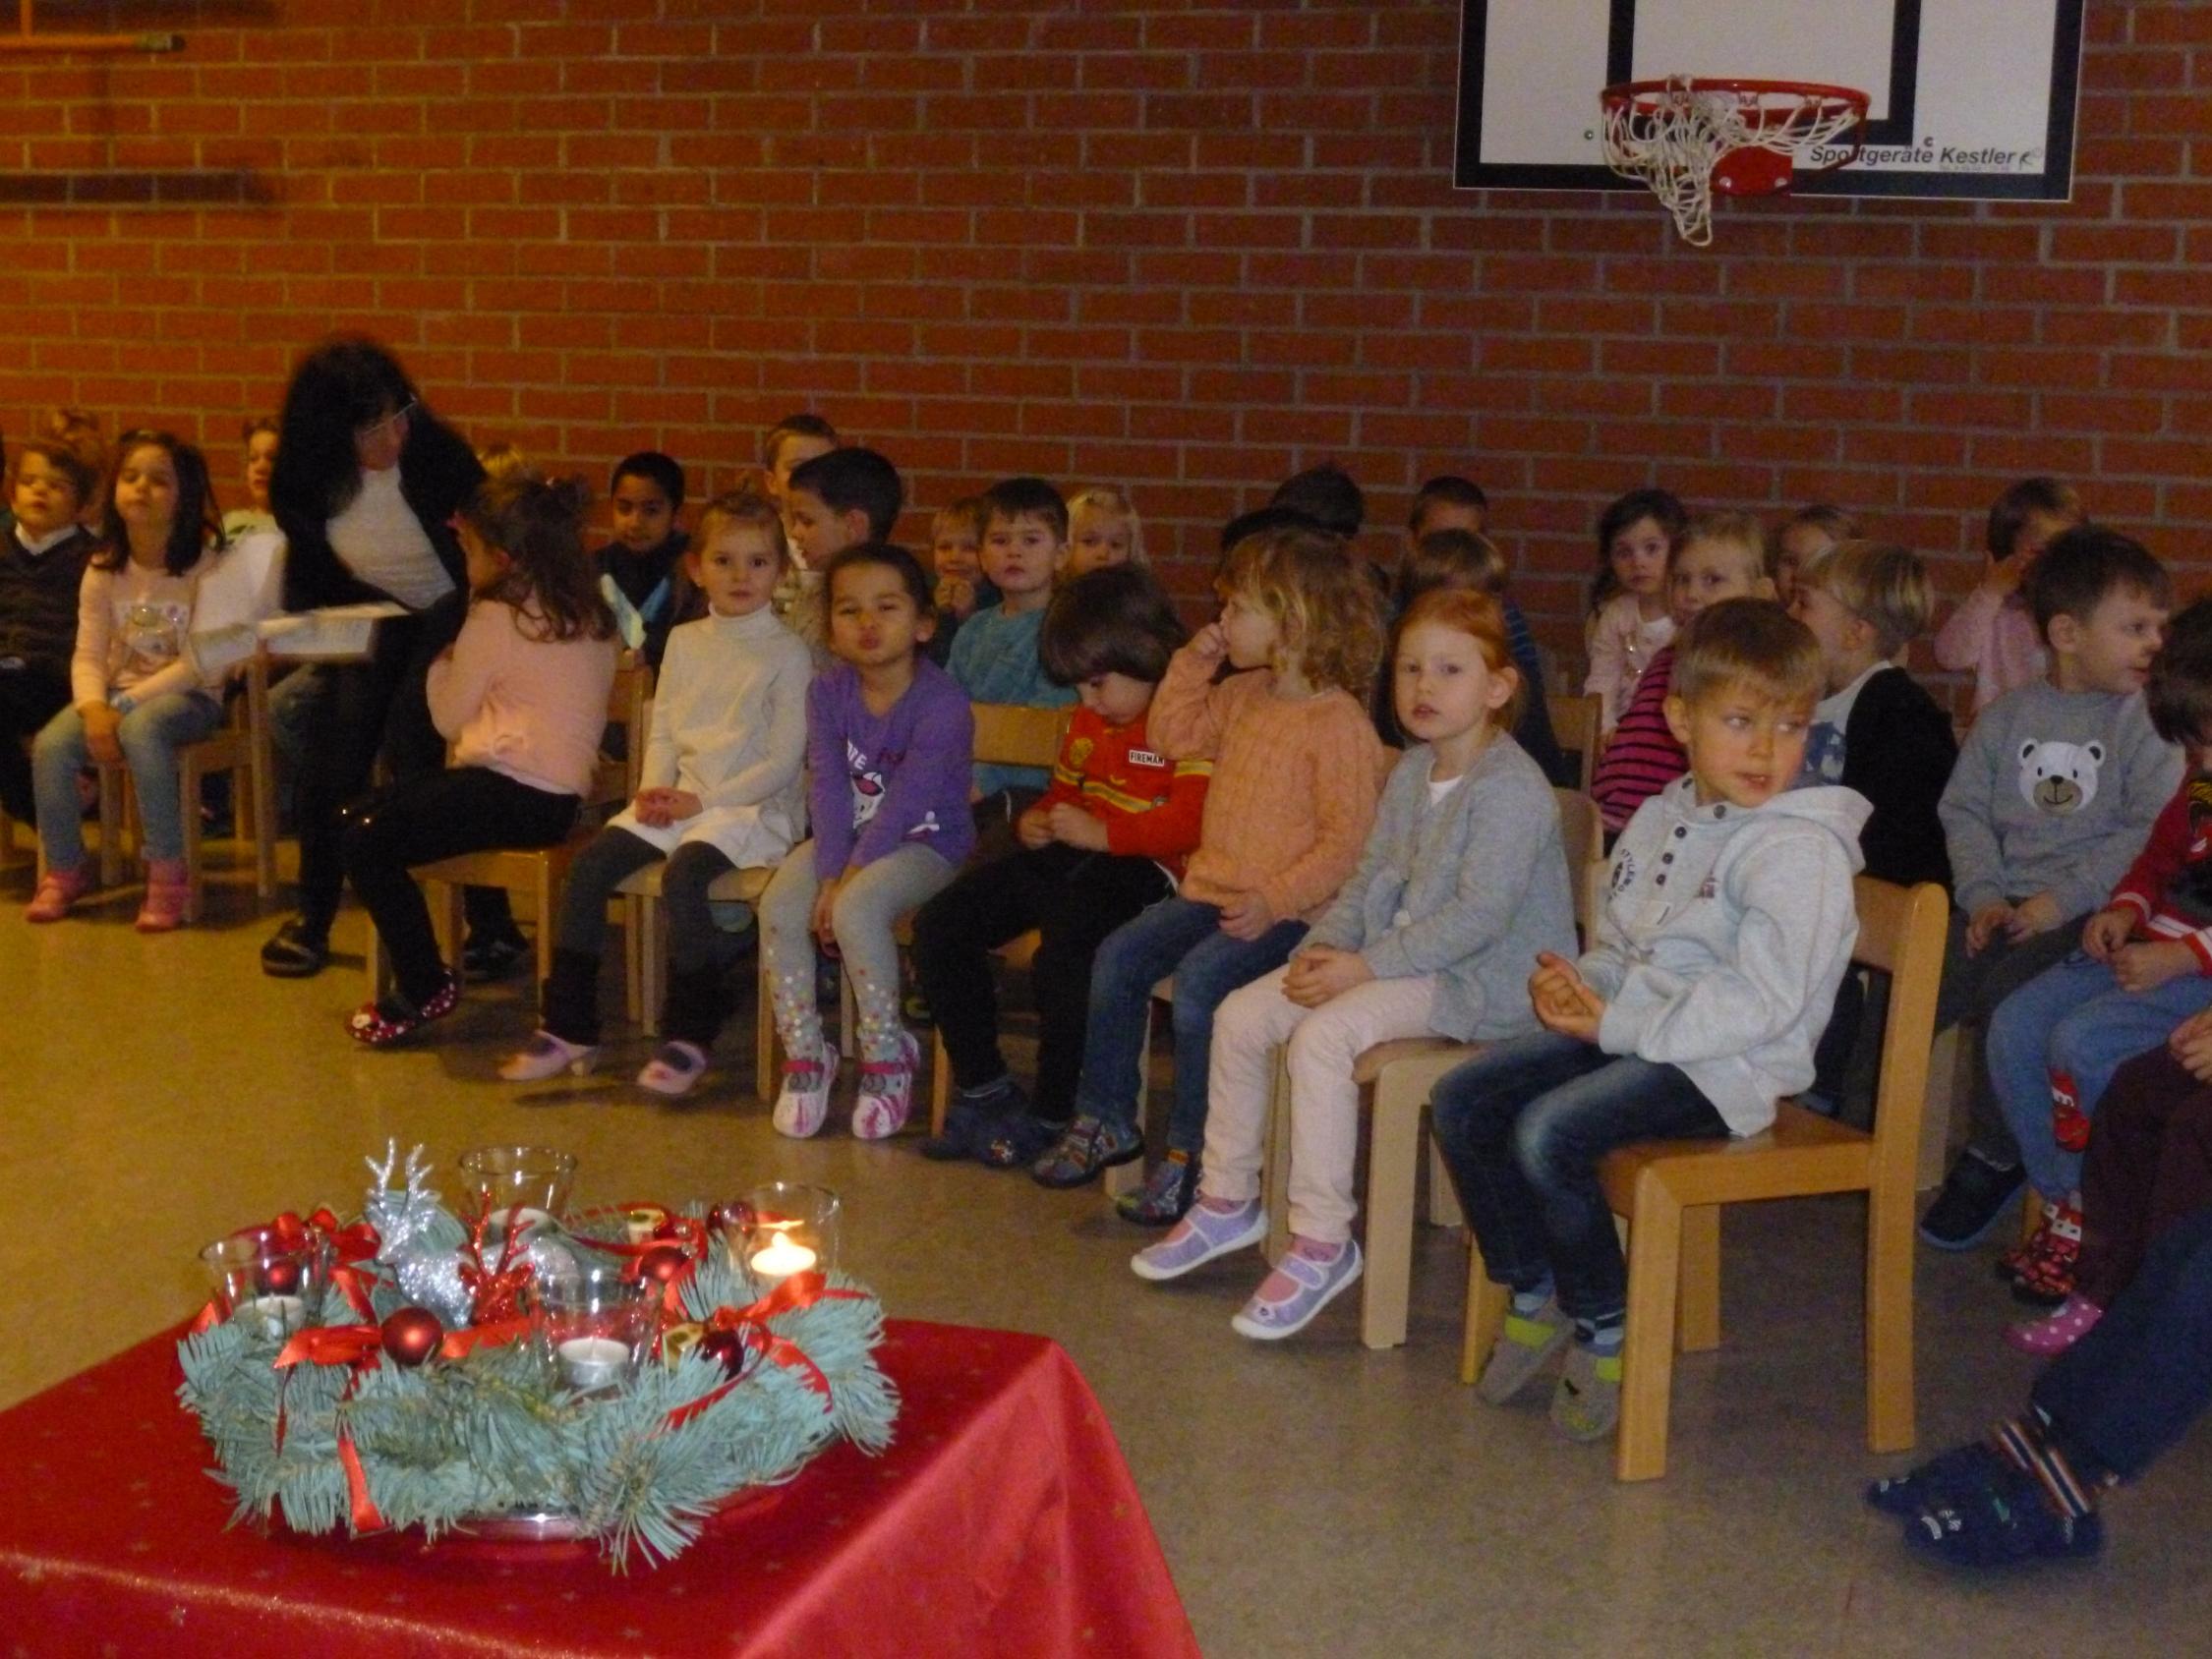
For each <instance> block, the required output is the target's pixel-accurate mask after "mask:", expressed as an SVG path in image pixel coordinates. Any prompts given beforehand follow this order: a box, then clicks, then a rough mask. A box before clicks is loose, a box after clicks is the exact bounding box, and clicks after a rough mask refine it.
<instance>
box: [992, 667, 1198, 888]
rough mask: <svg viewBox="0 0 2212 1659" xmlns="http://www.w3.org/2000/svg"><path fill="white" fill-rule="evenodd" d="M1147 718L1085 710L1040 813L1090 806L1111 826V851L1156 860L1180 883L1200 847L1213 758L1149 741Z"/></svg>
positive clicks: (1108, 834)
mask: <svg viewBox="0 0 2212 1659" xmlns="http://www.w3.org/2000/svg"><path fill="white" fill-rule="evenodd" d="M1147 723H1148V722H1147V721H1145V720H1142V719H1137V720H1132V721H1131V722H1130V723H1129V724H1128V725H1125V726H1110V725H1108V724H1107V723H1106V722H1105V721H1104V720H1102V719H1100V718H1099V717H1098V715H1095V714H1093V713H1092V712H1091V711H1090V710H1088V709H1077V711H1076V715H1075V718H1074V720H1073V721H1071V722H1070V724H1069V726H1068V736H1067V738H1066V739H1065V740H1064V741H1063V742H1062V743H1061V745H1060V758H1059V759H1058V760H1057V761H1055V762H1054V763H1053V766H1052V784H1051V787H1049V788H1047V789H1046V790H1045V792H1044V796H1043V798H1042V799H1041V800H1039V801H1038V802H1037V804H1036V806H1035V807H1033V808H1031V809H1030V810H1031V811H1034V812H1050V811H1051V810H1052V809H1053V808H1054V807H1055V806H1057V805H1059V804H1060V803H1061V802H1062V801H1067V802H1069V803H1071V804H1072V805H1075V806H1078V807H1080V808H1082V810H1083V811H1085V812H1087V813H1089V814H1090V815H1091V817H1093V818H1095V819H1097V820H1098V821H1099V822H1100V823H1102V824H1104V825H1105V826H1106V850H1107V851H1108V852H1110V853H1113V854H1115V855H1116V856H1117V857H1123V858H1149V859H1152V860H1154V861H1156V862H1157V863H1158V864H1159V865H1160V866H1161V867H1162V868H1164V869H1165V870H1166V871H1167V872H1168V873H1169V874H1170V875H1172V876H1173V877H1175V879H1176V880H1177V881H1179V882H1180V881H1181V880H1182V879H1183V865H1184V861H1185V860H1187V859H1188V858H1189V857H1190V856H1191V853H1192V851H1193V848H1195V847H1196V846H1197V844H1198V825H1199V821H1200V820H1201V819H1202V818H1203V817H1204V815H1205V804H1206V779H1207V778H1208V777H1210V776H1211V775H1212V773H1213V763H1212V762H1211V761H1171V760H1169V759H1168V758H1167V757H1166V756H1165V755H1163V754H1161V753H1160V752H1159V751H1158V750H1156V749H1152V748H1150V747H1148V746H1147V743H1146V738H1145V727H1146V724H1147Z"/></svg>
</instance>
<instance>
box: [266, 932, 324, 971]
mask: <svg viewBox="0 0 2212 1659" xmlns="http://www.w3.org/2000/svg"><path fill="white" fill-rule="evenodd" d="M329 960H330V936H329V935H328V934H326V933H311V932H309V931H308V925H307V923H305V922H304V921H302V920H301V919H300V918H299V917H297V916H295V917H293V918H292V920H290V921H289V922H286V923H285V924H284V925H283V926H282V927H280V928H278V929H277V930H276V937H275V938H274V939H272V940H270V941H269V942H268V943H267V944H264V945H262V972H263V973H264V974H267V975H268V976H269V977H270V978H272V979H311V978H313V977H314V976H315V975H317V974H319V973H320V972H321V971H322V969H323V966H324V964H326V963H327V962H328V961H329Z"/></svg>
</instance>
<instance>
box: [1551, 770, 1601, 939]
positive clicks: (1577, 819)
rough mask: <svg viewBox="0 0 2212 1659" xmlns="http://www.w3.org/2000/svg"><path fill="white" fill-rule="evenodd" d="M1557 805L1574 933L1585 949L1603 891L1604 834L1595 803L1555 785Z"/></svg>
mask: <svg viewBox="0 0 2212 1659" xmlns="http://www.w3.org/2000/svg"><path fill="white" fill-rule="evenodd" d="M1551 798H1552V799H1553V800H1555V801H1557V802H1558V803H1559V839H1560V840H1561V841H1562V842H1564V843H1565V845H1566V849H1567V886H1568V888H1569V890H1570V892H1571V893H1572V895H1573V898H1574V904H1575V932H1577V933H1579V934H1580V935H1582V944H1583V948H1584V949H1586V950H1587V949H1589V948H1590V942H1591V940H1592V939H1593V938H1595V937H1596V936H1597V931H1598V905H1599V903H1600V901H1601V898H1602V896H1603V894H1604V891H1605V853H1604V848H1605V832H1604V825H1603V823H1602V821H1601V819H1600V818H1599V816H1598V803H1597V802H1596V801H1594V800H1592V799H1591V798H1590V797H1589V796H1588V795H1585V794H1584V793H1583V792H1582V791H1581V790H1579V789H1561V788H1559V787H1558V786H1557V785H1554V786H1553V787H1552V790H1551Z"/></svg>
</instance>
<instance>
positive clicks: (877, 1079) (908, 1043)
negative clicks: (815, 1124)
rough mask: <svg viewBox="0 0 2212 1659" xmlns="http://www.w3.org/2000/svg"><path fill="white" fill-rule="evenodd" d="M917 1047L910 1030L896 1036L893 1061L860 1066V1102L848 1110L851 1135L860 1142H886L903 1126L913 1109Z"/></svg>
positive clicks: (918, 1063)
mask: <svg viewBox="0 0 2212 1659" xmlns="http://www.w3.org/2000/svg"><path fill="white" fill-rule="evenodd" d="M920 1064H921V1045H920V1044H919V1043H917V1042H915V1041H914V1034H913V1033H912V1032H910V1031H902V1032H900V1033H899V1058H897V1059H884V1060H869V1061H867V1062H866V1063H865V1064H863V1065H862V1066H861V1067H860V1099H859V1101H858V1103H857V1104H856V1105H855V1106H854V1107H853V1109H852V1132H853V1134H854V1135H856V1136H857V1137H858V1138H860V1139H861V1140H886V1139H889V1138H890V1137H891V1136H893V1135H896V1134H897V1133H898V1132H899V1131H900V1130H901V1129H902V1128H904V1127H905V1126H906V1115H907V1114H908V1113H909V1112H911V1111H912V1110H913V1106H914V1071H915V1069H916V1068H917V1067H918V1066H920Z"/></svg>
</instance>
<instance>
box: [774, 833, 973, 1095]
mask: <svg viewBox="0 0 2212 1659" xmlns="http://www.w3.org/2000/svg"><path fill="white" fill-rule="evenodd" d="M958 873H959V872H958V871H957V870H955V868H954V867H953V866H952V865H950V864H948V863H946V862H945V860H944V859H942V858H940V857H939V856H938V855H937V854H936V853H934V852H932V851H931V850H930V849H929V848H928V847H923V846H913V845H907V846H902V847H899V848H896V849H894V850H893V851H891V852H888V853H886V854H884V856H883V857H881V858H879V859H877V860H876V861H875V862H874V863H873V864H869V865H866V866H864V867H862V868H861V869H859V870H857V871H855V872H854V873H853V874H852V877H851V879H850V880H849V881H847V882H846V883H845V884H844V887H843V888H842V889H841V890H840V891H839V893H838V901H837V907H836V909H835V911H834V912H833V913H832V915H831V918H830V920H831V925H832V927H833V928H834V930H835V932H836V934H837V941H838V951H839V954H840V955H841V956H843V957H844V971H845V973H846V974H847V975H849V976H850V978H851V980H852V998H853V1002H854V1004H855V1006H856V1008H857V1010H858V1012H859V1022H858V1023H859V1030H858V1032H857V1033H856V1034H855V1035H856V1038H857V1041H858V1044H859V1049H860V1058H862V1059H864V1060H892V1059H897V1058H899V1040H900V1038H901V1037H902V1036H903V1035H904V1033H905V1028H904V1027H903V1026H902V1024H901V1023H900V1019H899V946H898V944H896V943H895V942H894V941H893V939H892V937H891V930H892V927H893V925H894V924H895V923H896V922H897V921H898V920H899V918H900V917H902V916H903V915H905V914H906V912H907V911H909V910H913V909H917V908H919V906H920V905H921V904H922V902H923V901H924V900H925V899H928V898H930V897H932V896H933V895H934V894H936V893H937V892H938V891H940V890H941V889H942V888H944V887H948V886H950V885H951V883H952V880H953V878H954V876H955V875H957V874H958ZM820 886H821V884H820V883H819V882H817V881H816V879H815V875H814V843H813V842H812V841H811V840H807V841H801V842H800V843H799V844H798V845H797V846H795V847H793V848H792V849H791V852H790V856H789V857H787V858H786V859H785V860H784V862H783V864H782V865H781V866H779V867H778V869H777V871H776V874H775V876H774V878H772V879H771V880H770V882H769V884H768V890H767V891H766V892H765V893H763V894H761V900H760V929H761V947H762V949H764V950H765V951H766V952H767V966H768V987H769V995H770V1000H771V1001H773V1002H774V1003H775V1005H776V1035H777V1036H778V1037H779V1038H781V1039H782V1040H783V1044H784V1052H785V1053H786V1054H787V1055H790V1056H792V1057H793V1058H805V1057H808V1056H812V1055H818V1054H820V1053H821V1052H822V1011H821V1009H820V1008H819V1007H818V1006H817V1005H816V1004H815V1001H814V935H813V933H812V931H811V930H810V929H809V928H808V926H807V924H808V923H809V922H811V921H812V920H813V917H814V895H815V893H816V892H817V891H818V890H819V889H820Z"/></svg>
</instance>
